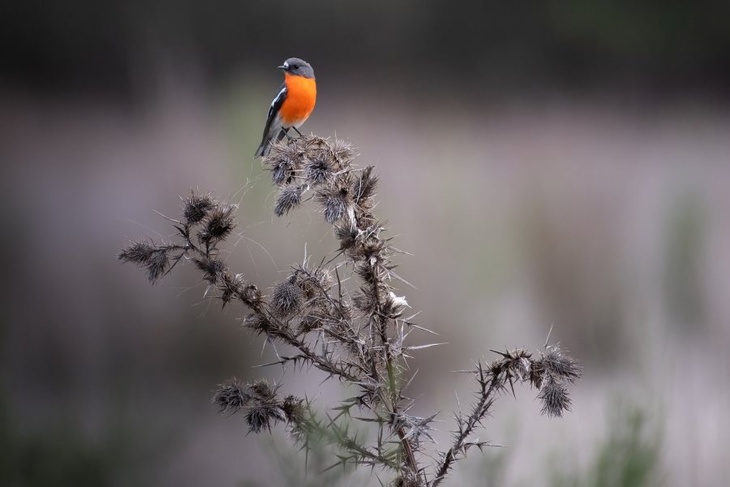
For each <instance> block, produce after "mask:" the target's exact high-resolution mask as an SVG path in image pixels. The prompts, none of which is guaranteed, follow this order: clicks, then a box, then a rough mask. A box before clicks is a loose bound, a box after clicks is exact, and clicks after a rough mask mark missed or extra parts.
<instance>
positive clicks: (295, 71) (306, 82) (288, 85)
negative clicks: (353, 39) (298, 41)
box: [254, 57, 317, 158]
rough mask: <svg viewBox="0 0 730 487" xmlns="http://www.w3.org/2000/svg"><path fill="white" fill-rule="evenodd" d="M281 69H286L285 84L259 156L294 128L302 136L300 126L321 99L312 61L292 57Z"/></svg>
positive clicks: (271, 110)
mask: <svg viewBox="0 0 730 487" xmlns="http://www.w3.org/2000/svg"><path fill="white" fill-rule="evenodd" d="M277 68H278V69H281V70H283V71H284V83H282V85H281V88H279V92H278V93H277V94H276V96H275V97H274V101H272V102H271V107H269V114H268V116H267V118H266V125H265V126H264V135H263V137H262V139H261V144H260V145H259V148H258V149H257V150H256V154H255V155H254V157H255V158H258V157H263V156H266V155H267V154H268V153H269V151H270V150H271V144H272V142H278V141H280V140H281V139H283V138H284V136H285V135H287V133H288V132H289V130H290V129H292V128H293V129H294V130H295V131H296V132H297V133H298V134H299V135H301V133H300V132H299V130H297V129H298V128H299V127H300V126H301V125H302V124H303V123H304V122H305V121H306V120H307V118H309V115H310V114H311V113H312V110H314V105H315V104H316V102H317V82H316V81H315V78H314V69H312V65H311V64H309V63H308V62H306V61H304V60H302V59H299V58H296V57H291V58H289V59H287V60H286V61H284V63H283V64H282V65H281V66H277Z"/></svg>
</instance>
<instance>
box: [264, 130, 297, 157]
mask: <svg viewBox="0 0 730 487" xmlns="http://www.w3.org/2000/svg"><path fill="white" fill-rule="evenodd" d="M287 132H289V129H288V128H282V129H281V130H279V133H278V134H277V135H276V137H274V136H273V135H272V136H269V134H266V135H265V136H264V140H262V141H261V145H260V146H259V148H258V149H256V154H254V158H256V159H258V158H259V157H264V156H267V155H268V154H269V151H270V150H271V143H272V141H273V139H274V138H275V139H276V142H279V141H280V140H281V139H283V138H284V136H285V135H286V134H287ZM297 132H298V131H297Z"/></svg>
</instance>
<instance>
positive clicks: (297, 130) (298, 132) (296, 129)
mask: <svg viewBox="0 0 730 487" xmlns="http://www.w3.org/2000/svg"><path fill="white" fill-rule="evenodd" d="M292 128H293V129H294V132H296V133H297V134H298V135H299V137H301V136H302V133H301V132H300V131H299V129H298V128H296V127H292Z"/></svg>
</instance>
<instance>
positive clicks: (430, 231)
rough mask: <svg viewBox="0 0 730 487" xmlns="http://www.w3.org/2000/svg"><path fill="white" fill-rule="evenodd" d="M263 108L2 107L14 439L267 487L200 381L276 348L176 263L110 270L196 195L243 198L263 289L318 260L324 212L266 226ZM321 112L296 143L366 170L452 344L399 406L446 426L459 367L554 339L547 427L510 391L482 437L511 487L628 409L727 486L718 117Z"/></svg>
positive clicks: (171, 100)
mask: <svg viewBox="0 0 730 487" xmlns="http://www.w3.org/2000/svg"><path fill="white" fill-rule="evenodd" d="M259 91H265V90H263V88H261V87H258V86H257V87H255V88H254V87H248V88H246V87H237V86H235V87H234V89H232V90H230V91H228V92H226V93H225V94H224V95H222V96H220V97H217V98H215V97H214V98H213V99H212V100H211V98H209V97H206V96H204V94H203V93H201V92H200V91H196V87H195V86H185V85H184V84H181V85H180V86H177V87H176V90H170V91H169V92H168V91H165V92H163V93H161V95H160V97H159V98H158V99H155V100H154V103H152V104H150V106H149V107H148V108H146V109H145V110H142V111H140V110H130V109H126V108H124V107H120V106H115V105H113V104H104V103H97V104H88V103H86V104H72V103H70V102H66V101H63V100H51V101H46V100H44V101H42V102H40V101H38V100H35V99H31V98H25V99H23V98H15V97H14V98H13V99H10V97H9V95H8V94H6V96H5V99H4V102H3V105H4V106H5V107H6V108H5V109H4V110H3V116H2V122H1V123H2V132H3V135H4V137H6V139H5V141H6V143H5V144H3V159H4V160H6V161H12V164H11V165H10V166H6V168H5V173H6V177H5V179H4V182H5V186H6V187H5V188H4V189H3V194H4V199H5V204H4V205H3V208H4V211H3V213H4V215H3V219H4V222H5V225H4V227H5V228H6V239H4V244H3V246H4V249H3V250H4V251H3V253H2V254H3V258H4V260H5V262H4V264H3V266H4V268H5V269H6V272H5V275H6V278H8V279H6V280H5V285H4V289H3V296H4V297H5V305H4V306H3V311H4V312H3V319H2V323H3V354H2V359H3V370H4V373H3V384H4V389H5V391H6V392H5V404H6V405H5V414H6V427H7V428H10V429H11V430H12V431H14V433H13V435H17V436H13V437H14V438H18V439H17V441H19V442H32V441H48V438H49V432H50V434H51V435H53V434H56V432H58V433H57V434H59V435H66V434H70V433H63V431H66V430H69V429H70V431H71V432H73V434H74V435H76V436H75V437H76V441H78V442H80V444H81V445H82V446H81V447H79V448H81V449H84V448H86V449H89V450H90V451H91V452H92V453H88V455H92V456H94V455H101V456H104V458H106V457H107V456H108V458H107V459H106V460H104V461H105V462H107V464H108V466H109V469H110V472H116V474H114V475H117V476H118V475H122V472H123V475H122V477H121V478H123V479H124V478H125V477H124V476H125V475H131V476H135V475H136V476H138V478H136V479H135V482H141V483H150V484H155V485H168V484H169V485H173V484H174V485H200V484H201V483H211V484H216V485H233V484H235V482H236V481H239V480H243V479H249V478H251V479H256V478H258V479H259V480H262V479H266V478H267V477H266V475H267V474H265V471H262V470H261V469H260V465H261V462H262V461H267V460H266V459H267V458H268V456H267V454H264V453H262V452H261V451H260V448H261V446H260V441H261V440H260V439H259V438H257V437H254V436H248V437H247V436H245V430H244V426H243V424H242V423H240V422H238V421H236V420H235V419H223V418H220V417H217V416H215V415H214V412H213V410H212V408H211V407H209V406H208V404H207V400H208V396H209V393H210V390H211V389H212V388H213V387H214V386H215V384H216V383H218V382H220V381H222V380H224V379H226V378H227V377H229V376H231V375H237V376H246V375H248V374H250V373H252V372H253V373H254V375H255V374H256V373H257V371H252V370H251V369H250V366H251V365H254V364H255V363H258V362H260V361H263V360H264V359H265V357H266V356H267V354H264V357H261V356H260V350H261V345H262V344H261V341H260V339H253V338H252V337H250V336H247V335H246V334H245V333H244V332H243V331H241V330H239V327H238V325H237V320H238V319H239V318H240V316H241V315H242V310H240V309H238V308H233V309H229V310H226V311H225V312H223V313H221V312H220V311H219V310H218V307H217V305H216V303H214V302H213V303H211V302H209V301H208V300H206V299H204V298H203V291H204V287H203V286H202V285H201V284H199V283H198V280H197V279H198V278H197V277H196V276H194V274H193V273H191V272H187V271H185V272H182V273H175V274H173V276H172V279H170V280H168V281H166V282H165V283H163V284H162V285H159V286H155V287H150V286H148V285H147V283H146V282H145V279H144V276H143V274H142V273H140V272H138V271H137V270H136V269H133V268H131V267H129V266H122V265H120V264H119V263H118V262H117V261H116V260H115V253H116V251H117V249H118V248H119V247H121V246H122V245H124V244H125V242H126V241H127V238H139V237H142V236H146V235H149V236H156V237H159V238H164V237H165V236H166V235H164V234H162V235H160V234H158V233H157V232H158V231H162V230H163V229H166V228H167V225H166V224H165V222H164V220H163V219H162V218H161V217H160V216H159V215H157V214H155V211H159V212H161V213H163V214H165V215H175V213H176V211H177V209H178V205H179V200H178V195H184V194H185V193H186V192H187V191H189V189H190V188H199V189H203V190H210V191H213V192H214V193H216V194H217V195H220V196H222V197H228V198H230V199H231V200H233V201H236V202H239V203H240V204H241V210H240V217H239V218H240V230H241V239H240V240H239V242H238V244H237V245H236V246H235V247H234V248H232V249H231V254H230V256H228V257H227V259H228V260H229V261H230V262H231V263H232V264H233V266H234V268H238V269H240V270H241V271H242V272H244V273H246V274H247V275H249V276H254V278H255V280H256V281H257V282H259V283H260V284H261V285H262V286H264V287H266V286H267V285H270V284H272V283H274V282H275V280H276V279H277V277H278V276H279V275H280V273H282V272H285V271H286V270H287V269H288V268H289V266H290V265H291V264H293V263H296V262H299V261H301V259H302V258H303V256H304V246H305V244H306V246H307V252H308V253H309V254H311V255H313V256H321V255H324V253H326V252H329V251H330V250H331V248H332V242H331V240H330V238H329V234H328V231H327V230H326V228H325V227H324V226H322V225H320V224H319V222H320V218H321V217H320V216H319V215H318V214H314V213H312V212H304V213H303V214H299V215H295V216H291V217H288V218H285V219H283V220H275V219H273V218H272V216H271V215H272V212H271V207H272V206H273V199H272V191H271V187H270V185H269V181H268V176H267V175H266V174H264V173H263V170H262V168H261V167H260V166H259V163H258V162H254V161H253V160H252V159H251V157H250V156H249V153H250V152H251V151H252V150H253V149H254V148H255V145H256V142H257V138H258V135H259V134H258V132H259V127H258V124H259V122H260V120H259V119H260V115H261V113H262V112H263V111H265V107H266V104H267V100H266V99H265V98H260V97H258V92H259ZM322 98H323V99H322V102H321V105H320V107H319V108H318V110H317V112H316V116H315V117H314V118H313V119H312V121H311V122H310V123H309V124H308V125H307V129H308V130H311V131H314V132H315V133H318V134H323V135H334V134H335V133H336V134H337V136H339V137H344V138H346V139H348V140H350V141H351V142H352V143H353V144H354V145H356V146H357V147H358V149H359V152H360V153H361V154H362V155H361V163H362V164H366V163H373V164H375V165H376V166H377V171H378V173H379V174H380V175H381V178H382V179H381V186H380V191H379V197H380V199H381V201H382V203H381V205H380V207H379V213H380V214H381V215H382V216H383V217H384V218H385V219H387V221H388V222H389V227H390V228H391V231H392V233H393V234H394V235H396V236H397V239H396V246H397V247H399V248H402V249H404V250H407V251H408V252H411V253H412V254H413V256H402V257H401V258H399V259H398V260H399V262H400V264H401V266H400V270H399V273H400V274H401V275H403V276H405V277H406V278H407V279H408V280H409V281H410V282H412V283H414V284H415V286H416V289H408V288H406V287H404V288H403V292H404V293H405V294H406V296H407V297H408V300H409V303H410V304H411V306H412V307H413V308H414V310H418V311H421V314H420V316H419V319H418V321H419V322H420V323H422V324H423V325H424V326H428V327H430V328H432V329H434V330H435V331H437V332H438V333H440V334H441V335H442V336H441V337H440V338H439V339H440V340H441V339H443V340H444V341H448V342H449V344H448V345H446V346H443V347H441V348H438V349H435V350H430V351H424V352H422V354H423V355H424V356H425V355H428V357H427V359H425V360H423V361H422V362H420V361H414V363H413V367H414V368H418V369H419V375H418V377H417V379H416V381H415V383H414V385H413V387H412V389H411V394H412V395H413V397H416V398H417V399H418V403H417V407H416V409H415V410H414V413H415V414H422V415H424V416H425V415H429V414H431V413H432V412H434V411H443V412H444V414H443V419H444V420H445V422H444V423H443V430H444V432H445V431H447V430H448V428H449V423H448V419H449V416H450V415H449V413H448V411H450V410H452V409H453V407H454V404H455V403H454V401H455V399H454V394H455V393H457V394H458V395H459V397H460V398H461V400H462V402H466V401H467V400H468V398H469V394H470V393H469V389H468V387H469V383H468V380H467V379H466V378H463V377H462V376H460V375H456V376H454V374H453V373H452V372H450V371H453V370H458V369H462V368H467V367H469V366H470V365H471V361H472V360H475V359H477V358H487V359H489V358H490V352H489V351H488V350H489V348H496V349H500V348H504V347H511V346H528V347H533V348H534V347H538V346H540V345H541V344H542V343H543V341H544V340H545V337H546V334H547V332H548V330H549V328H550V326H551V325H553V327H554V328H553V339H555V340H559V341H560V342H562V343H563V344H564V345H565V346H567V347H568V348H569V349H570V350H571V351H572V352H573V354H574V355H575V356H576V357H578V358H579V359H580V360H581V362H582V364H583V365H584V367H585V377H584V379H583V380H582V381H581V382H580V383H579V384H578V385H577V387H576V388H575V391H576V396H575V404H574V412H573V413H572V414H570V415H569V416H567V417H566V418H564V419H562V420H548V419H547V418H544V417H541V416H540V415H539V410H538V405H537V404H536V403H535V402H534V401H532V397H531V395H532V393H529V392H526V391H518V401H514V400H513V399H511V398H504V399H503V400H502V402H501V403H500V405H499V406H498V409H497V413H496V414H495V417H496V418H495V420H494V421H493V422H492V423H490V424H489V425H488V430H487V431H486V433H485V435H486V437H487V438H489V439H490V440H492V441H494V442H495V443H505V444H508V445H509V452H508V453H507V454H505V455H506V457H507V459H508V460H507V462H508V467H507V471H506V473H505V475H506V476H507V477H506V479H507V480H508V481H509V483H515V482H525V483H528V484H534V483H535V482H537V483H538V484H545V483H546V482H547V481H546V480H545V478H544V475H545V471H546V469H548V467H549V466H550V465H559V466H561V468H565V469H568V470H571V469H575V468H578V467H585V466H586V465H588V464H589V463H590V459H591V458H592V455H593V454H594V453H593V452H595V450H596V448H597V445H598V444H599V442H600V441H601V438H603V437H605V435H606V434H607V430H606V428H607V424H606V418H607V415H608V414H609V411H610V410H611V409H612V408H614V407H615V403H616V401H620V400H623V401H627V402H629V403H630V404H636V405H638V406H640V407H641V408H644V410H645V412H646V414H647V415H648V416H649V418H650V419H651V421H652V424H653V426H654V427H655V428H656V429H657V430H658V431H659V432H660V435H661V439H662V443H661V445H662V446H661V469H662V472H663V474H664V480H665V483H666V484H671V485H686V484H693V485H713V484H714V485H717V484H718V483H719V482H720V480H721V479H723V478H726V476H727V475H728V474H729V473H730V472H728V466H727V464H726V462H724V461H723V457H724V453H723V452H724V451H725V448H726V447H727V446H728V445H727V438H726V435H725V434H724V433H723V432H727V431H728V430H730V429H729V427H730V424H728V419H727V415H726V414H725V411H726V409H727V406H728V405H730V390H729V389H728V387H727V384H728V383H729V382H728V378H729V377H728V371H729V370H730V360H729V359H728V358H727V356H726V354H724V353H723V350H725V349H726V348H727V346H728V345H730V329H729V328H728V326H727V323H728V322H730V307H728V302H727V299H726V292H725V291H726V290H727V289H728V287H729V286H730V277H728V276H730V272H728V271H730V256H729V255H728V250H727V249H728V248H730V222H729V221H728V219H727V208H728V207H730V196H729V194H730V193H728V192H727V190H726V187H727V184H728V182H730V164H728V162H727V156H728V154H730V140H729V139H728V138H727V134H728V133H730V119H728V118H727V117H726V116H725V114H724V113H722V112H721V110H719V109H717V108H716V107H710V106H707V105H704V106H698V105H693V104H677V105H673V106H660V107H657V106H627V105H611V104H608V103H605V102H601V101H598V102H589V101H586V100H554V99H548V100H542V101H532V102H529V103H520V102H519V101H515V102H512V101H505V102H502V103H499V104H496V103H495V104H491V105H488V106H484V107H482V109H481V110H478V111H477V113H479V114H480V115H475V114H474V111H473V110H471V108H470V107H464V106H458V105H457V106H451V105H449V103H448V100H445V101H443V102H442V103H441V104H440V105H439V106H436V107H435V108H434V109H433V111H430V112H428V113H424V112H423V111H419V110H417V109H415V108H414V105H413V104H410V101H409V100H408V99H404V98H400V97H399V96H398V93H397V92H394V93H391V94H388V96H387V97H385V98H383V97H378V98H376V97H373V96H372V95H367V96H363V97H361V99H358V100H354V99H352V98H350V97H342V98H337V97H334V96H329V97H327V96H326V95H325V96H323V97H322ZM264 248H265V249H266V250H263V249H264ZM424 339H426V338H425V337H424ZM268 375H269V376H270V377H272V378H274V379H279V378H280V377H279V373H278V372H277V371H269V372H268ZM69 425H71V426H69ZM64 428H66V430H64ZM62 437H65V436H62ZM444 438H445V437H444ZM41 439H43V440H41ZM84 445H85V446H84ZM10 447H11V448H12V450H14V451H16V452H17V451H18V450H17V448H16V445H10ZM107 449H108V450H110V451H109V452H106V450H107ZM104 452H106V453H104ZM115 452H117V453H118V454H117V453H115ZM490 454H491V452H490V451H487V455H490ZM28 455H30V453H28ZM556 456H557V458H558V459H560V460H559V461H557V462H556V461H555V460H551V459H552V458H554V457H556ZM26 461H28V462H30V459H26ZM471 461H472V462H474V461H478V460H474V459H472V460H471ZM525 465H528V466H529V467H525ZM153 476H154V477H153ZM114 478H116V477H114ZM153 478H154V480H151V479H153ZM540 478H542V479H543V480H542V481H539V479H540ZM452 484H453V485H458V483H457V482H456V480H455V481H454V482H453V483H452Z"/></svg>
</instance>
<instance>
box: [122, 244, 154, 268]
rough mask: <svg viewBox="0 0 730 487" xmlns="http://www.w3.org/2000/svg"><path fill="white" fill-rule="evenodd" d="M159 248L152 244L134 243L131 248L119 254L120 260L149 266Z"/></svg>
mask: <svg viewBox="0 0 730 487" xmlns="http://www.w3.org/2000/svg"><path fill="white" fill-rule="evenodd" d="M156 250H157V247H156V246H155V245H154V244H153V243H152V242H132V243H131V244H130V245H129V247H127V248H125V249H122V251H121V252H119V255H118V258H119V260H121V261H124V262H132V263H134V264H147V262H148V261H149V259H150V258H151V257H152V254H154V253H155V251H156Z"/></svg>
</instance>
